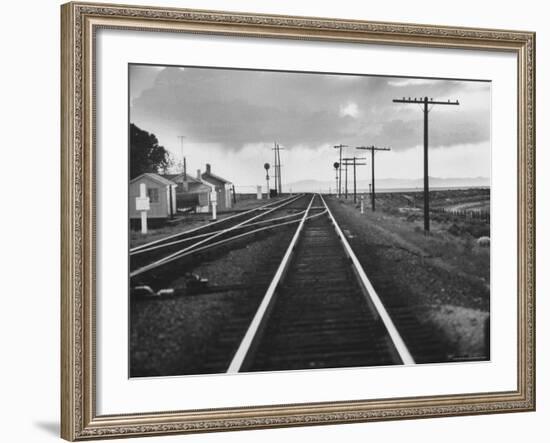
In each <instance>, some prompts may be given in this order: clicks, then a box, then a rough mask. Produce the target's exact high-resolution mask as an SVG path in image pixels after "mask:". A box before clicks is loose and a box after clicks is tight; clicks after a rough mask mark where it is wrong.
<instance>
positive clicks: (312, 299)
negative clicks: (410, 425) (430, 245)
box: [227, 195, 414, 372]
mask: <svg viewBox="0 0 550 443" xmlns="http://www.w3.org/2000/svg"><path fill="white" fill-rule="evenodd" d="M315 213H317V214H319V215H320V216H319V217H315V218H310V219H308V217H311V216H312V215H315ZM231 341H232V340H231ZM413 363H414V359H413V358H412V356H411V355H410V353H409V351H408V349H407V347H406V346H405V344H404V341H403V340H402V338H401V336H400V335H399V333H398V331H397V329H396V328H395V326H394V325H393V322H392V320H391V318H390V317H389V315H388V314H387V312H386V311H385V308H384V306H383V305H382V303H381V302H380V299H379V298H378V296H377V294H376V292H375V291H374V288H372V285H371V284H370V282H369V281H368V279H367V278H366V275H365V273H364V271H363V270H362V268H361V265H360V264H359V262H358V260H357V259H356V257H355V255H354V253H353V251H352V250H351V248H350V247H349V244H348V243H347V241H346V239H345V237H344V235H343V233H342V231H341V230H340V228H339V227H338V225H337V223H336V220H335V219H334V218H333V216H332V214H331V212H330V210H329V209H328V207H327V205H326V203H325V201H324V199H323V198H322V197H321V196H320V195H316V196H314V197H313V198H312V199H311V201H310V204H309V206H308V209H307V210H306V213H305V214H304V216H303V218H302V221H301V223H300V225H299V226H298V228H297V230H296V233H295V235H294V237H293V239H292V242H291V244H290V245H289V247H288V249H287V252H286V254H285V256H284V258H283V260H282V262H281V263H280V266H279V268H278V270H277V273H276V274H275V276H274V278H273V280H272V282H271V284H270V286H269V288H268V290H267V291H266V294H265V295H264V298H263V300H262V302H261V304H260V306H259V308H258V310H257V311H256V313H255V315H254V318H253V320H252V322H251V323H250V325H249V327H248V330H247V332H246V334H245V335H244V337H243V339H242V340H241V342H240V345H239V347H238V349H237V350H236V352H235V354H234V355H233V358H232V361H231V363H230V365H229V367H228V369H227V372H245V371H273V370H292V369H310V368H334V367H357V366H375V365H392V364H413Z"/></svg>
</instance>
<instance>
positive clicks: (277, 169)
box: [273, 142, 284, 194]
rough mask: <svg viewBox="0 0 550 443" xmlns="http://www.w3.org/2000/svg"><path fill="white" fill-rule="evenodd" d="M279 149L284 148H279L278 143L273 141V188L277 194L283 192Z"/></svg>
mask: <svg viewBox="0 0 550 443" xmlns="http://www.w3.org/2000/svg"><path fill="white" fill-rule="evenodd" d="M281 149H283V150H284V148H281V146H280V145H279V143H277V142H273V151H274V152H273V154H274V166H273V168H274V172H273V178H274V179H275V189H276V190H277V194H280V193H281V192H283V185H282V182H281Z"/></svg>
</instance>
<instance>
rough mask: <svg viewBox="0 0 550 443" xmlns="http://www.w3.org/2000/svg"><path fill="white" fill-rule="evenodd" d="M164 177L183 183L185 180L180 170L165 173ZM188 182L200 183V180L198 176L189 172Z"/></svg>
mask: <svg viewBox="0 0 550 443" xmlns="http://www.w3.org/2000/svg"><path fill="white" fill-rule="evenodd" d="M162 177H164V178H166V179H168V180H171V181H173V182H175V183H178V184H179V183H181V182H182V181H183V173H182V172H180V173H179V174H164V175H163V176H162ZM187 182H188V183H200V181H199V180H197V178H196V177H193V176H192V175H190V174H189V173H188V174H187Z"/></svg>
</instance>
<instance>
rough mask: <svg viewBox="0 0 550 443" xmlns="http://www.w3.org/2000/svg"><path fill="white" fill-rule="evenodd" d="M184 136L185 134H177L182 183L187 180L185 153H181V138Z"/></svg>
mask: <svg viewBox="0 0 550 443" xmlns="http://www.w3.org/2000/svg"><path fill="white" fill-rule="evenodd" d="M184 138H186V137H185V135H178V139H179V141H180V150H181V169H182V171H181V173H182V183H183V182H185V181H186V180H187V168H186V164H185V155H183V139H184Z"/></svg>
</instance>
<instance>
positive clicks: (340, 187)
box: [333, 143, 348, 198]
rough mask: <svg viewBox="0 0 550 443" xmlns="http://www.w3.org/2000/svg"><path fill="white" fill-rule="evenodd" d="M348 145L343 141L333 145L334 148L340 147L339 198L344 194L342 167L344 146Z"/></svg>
mask: <svg viewBox="0 0 550 443" xmlns="http://www.w3.org/2000/svg"><path fill="white" fill-rule="evenodd" d="M347 147H348V145H343V144H341V143H340V144H339V145H335V146H333V148H334V149H338V150H339V151H340V169H339V171H338V198H340V196H341V195H342V167H341V166H342V148H347ZM346 171H347V169H346ZM346 198H347V196H346Z"/></svg>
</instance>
